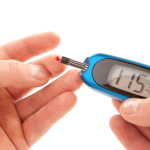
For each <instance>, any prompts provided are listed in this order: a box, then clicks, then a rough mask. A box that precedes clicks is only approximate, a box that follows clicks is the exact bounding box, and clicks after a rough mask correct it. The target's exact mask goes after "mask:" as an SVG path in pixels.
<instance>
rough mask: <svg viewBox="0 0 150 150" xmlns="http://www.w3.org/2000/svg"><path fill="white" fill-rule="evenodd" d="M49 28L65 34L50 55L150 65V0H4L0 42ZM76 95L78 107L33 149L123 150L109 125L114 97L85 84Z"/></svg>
mask: <svg viewBox="0 0 150 150" xmlns="http://www.w3.org/2000/svg"><path fill="white" fill-rule="evenodd" d="M45 31H55V32H57V33H59V34H60V36H61V38H62V40H61V44H60V46H59V47H58V48H56V49H55V50H54V51H51V52H50V53H59V54H61V55H64V56H66V57H70V58H72V59H75V60H78V61H83V60H84V59H85V58H86V57H87V56H89V55H91V54H94V53H106V54H111V55H115V56H120V57H123V58H128V59H132V60H135V61H139V62H142V63H145V64H150V58H149V54H150V53H149V50H150V2H149V0H147V1H146V0H144V1H139V0H126V1H124V0H24V1H23V0H0V44H4V43H7V42H9V41H12V40H15V39H18V38H22V37H24V36H27V35H30V34H35V33H39V32H45ZM50 53H47V54H50ZM47 54H46V55H47ZM36 59H37V58H36ZM50 65H51V64H50ZM69 69H71V67H68V69H67V70H69ZM76 94H77V96H78V103H77V105H76V106H75V107H74V109H73V110H72V111H70V113H68V114H67V115H66V116H65V117H64V118H63V119H61V120H60V121H58V122H57V123H56V125H55V126H53V127H52V129H51V130H50V131H49V132H48V133H47V134H46V135H45V136H44V137H43V138H42V139H41V140H39V141H38V142H37V143H36V144H35V145H34V146H33V147H32V148H31V150H41V149H42V150H50V149H51V150H60V149H65V150H77V149H78V150H99V149H102V150H110V149H116V150H124V148H123V146H122V145H121V144H120V143H119V141H118V140H117V138H116V137H115V136H114V135H113V133H112V132H111V130H110V128H109V120H110V118H111V116H113V115H115V114H116V113H117V111H116V110H115V109H114V108H113V106H112V104H111V99H110V98H108V97H106V96H104V95H101V94H98V93H96V92H94V91H92V90H90V89H89V88H88V87H87V86H86V85H83V86H82V88H81V89H80V90H79V91H77V92H76Z"/></svg>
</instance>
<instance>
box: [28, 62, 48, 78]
mask: <svg viewBox="0 0 150 150" xmlns="http://www.w3.org/2000/svg"><path fill="white" fill-rule="evenodd" d="M29 67H30V70H31V75H32V77H33V78H34V79H37V80H42V79H44V78H46V77H47V70H46V69H45V68H44V67H43V66H42V65H31V64H29Z"/></svg>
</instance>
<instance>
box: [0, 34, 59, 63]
mask: <svg viewBox="0 0 150 150" xmlns="http://www.w3.org/2000/svg"><path fill="white" fill-rule="evenodd" d="M59 43H60V36H59V35H58V34H56V33H54V32H45V33H40V34H35V35H31V36H28V37H25V38H23V39H19V40H16V41H13V42H10V43H7V44H4V45H2V46H1V47H0V60H4V59H5V60H8V59H15V60H19V61H26V60H28V59H30V58H32V57H34V56H37V55H40V54H43V53H45V52H48V51H50V50H52V49H54V48H56V47H57V46H58V45H59Z"/></svg>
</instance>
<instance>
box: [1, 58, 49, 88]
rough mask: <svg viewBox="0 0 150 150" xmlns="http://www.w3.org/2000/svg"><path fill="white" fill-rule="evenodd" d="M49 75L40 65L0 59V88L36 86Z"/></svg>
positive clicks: (43, 81)
mask: <svg viewBox="0 0 150 150" xmlns="http://www.w3.org/2000/svg"><path fill="white" fill-rule="evenodd" d="M49 76H50V73H49V72H48V71H47V69H46V68H45V67H44V66H42V65H32V64H25V63H22V62H20V61H16V60H0V88H1V87H8V86H12V87H15V88H19V89H24V88H32V87H37V86H41V85H43V84H45V83H46V82H47V81H48V80H49Z"/></svg>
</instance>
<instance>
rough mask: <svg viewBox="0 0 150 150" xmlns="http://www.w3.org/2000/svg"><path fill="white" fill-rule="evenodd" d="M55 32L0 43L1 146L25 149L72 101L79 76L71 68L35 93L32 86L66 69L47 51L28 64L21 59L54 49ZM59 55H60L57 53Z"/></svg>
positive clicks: (43, 82) (67, 109)
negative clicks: (45, 54)
mask: <svg viewBox="0 0 150 150" xmlns="http://www.w3.org/2000/svg"><path fill="white" fill-rule="evenodd" d="M59 43H60V37H59V36H58V35H57V34H56V33H52V32H47V33H42V34H37V35H32V36H29V37H26V38H24V39H21V40H17V41H14V42H11V43H8V44H5V45H3V46H1V47H0V149H1V150H8V149H10V150H28V149H29V148H30V147H31V146H32V145H33V144H34V143H36V142H37V141H38V140H39V139H40V138H41V137H42V136H43V135H44V134H45V133H46V132H47V131H48V130H49V129H50V128H51V127H52V126H53V125H54V124H55V123H56V122H57V121H58V120H59V119H60V118H62V117H63V116H64V115H65V114H66V113H67V112H68V111H69V110H71V109H72V108H73V106H74V105H75V103H76V101H77V98H76V96H75V94H74V93H73V92H74V91H75V90H77V89H78V88H79V87H80V86H81V84H82V80H81V78H80V74H79V71H77V70H71V71H69V72H67V73H66V74H65V75H63V76H61V77H60V78H58V79H57V80H55V81H54V82H52V83H51V84H50V85H48V86H46V87H44V88H43V89H41V90H40V91H38V92H36V93H35V94H33V95H31V96H28V97H26V98H23V97H24V96H25V95H27V94H28V93H29V92H31V91H32V90H33V89H34V88H36V87H38V86H42V85H44V84H46V83H47V82H48V81H49V79H51V78H54V77H56V76H58V75H59V74H60V73H62V72H63V71H64V70H65V67H66V66H65V65H64V64H61V63H59V62H58V61H56V60H55V57H56V56H58V55H49V56H45V57H43V58H40V59H39V60H36V61H34V62H31V63H29V64H27V63H23V62H24V61H26V60H28V59H30V58H32V57H34V56H37V55H40V54H42V53H45V52H48V51H49V50H52V49H54V48H55V47H57V46H58V45H59ZM59 56H60V55H59Z"/></svg>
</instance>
